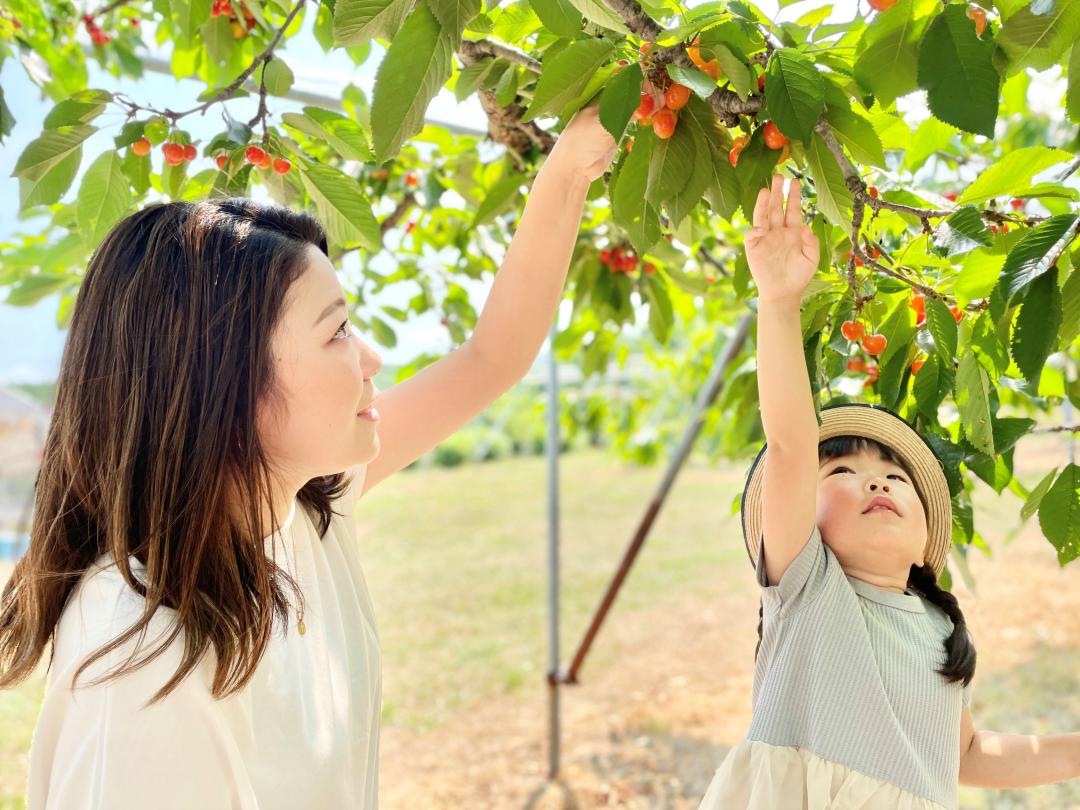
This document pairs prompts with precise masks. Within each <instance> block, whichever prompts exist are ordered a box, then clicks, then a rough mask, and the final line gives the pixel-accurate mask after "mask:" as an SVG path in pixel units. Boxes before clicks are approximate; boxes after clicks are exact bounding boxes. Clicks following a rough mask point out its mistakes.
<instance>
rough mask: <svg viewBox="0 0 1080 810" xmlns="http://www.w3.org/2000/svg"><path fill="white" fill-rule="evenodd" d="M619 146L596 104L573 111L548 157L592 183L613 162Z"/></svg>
mask: <svg viewBox="0 0 1080 810" xmlns="http://www.w3.org/2000/svg"><path fill="white" fill-rule="evenodd" d="M617 148H618V144H616V143H615V139H614V138H612V137H611V133H610V132H608V131H607V130H606V129H604V125H603V124H601V123H600V109H599V108H598V107H597V106H596V105H593V106H590V107H582V108H581V109H580V110H578V111H577V112H576V113H575V114H574V117H573V118H571V119H570V123H568V124H567V125H566V128H565V129H564V130H563V131H562V134H561V135H559V139H558V140H557V141H556V142H555V148H554V149H552V150H551V157H550V158H549V159H548V160H549V161H554V162H555V164H556V165H558V166H560V167H562V168H563V169H564V170H567V171H569V172H570V173H571V174H573V175H575V176H580V177H583V178H584V179H585V180H587V181H588V182H590V183H591V182H592V181H593V180H595V179H596V178H598V177H599V176H600V175H602V174H603V173H604V171H605V170H606V169H607V167H608V166H610V165H611V159H612V158H613V157H615V150H616V149H617Z"/></svg>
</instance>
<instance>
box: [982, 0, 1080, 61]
mask: <svg viewBox="0 0 1080 810" xmlns="http://www.w3.org/2000/svg"><path fill="white" fill-rule="evenodd" d="M1078 39H1080V3H1077V2H1075V0H1058V2H1057V3H1055V5H1054V8H1053V9H1051V10H1050V12H1049V13H1047V14H1035V13H1034V12H1033V11H1032V9H1031V7H1030V6H1029V7H1026V8H1021V9H1020V10H1019V11H1018V12H1016V13H1015V14H1013V15H1011V16H1009V17H1007V18H1006V19H1005V21H1004V23H1002V26H1001V33H1000V34H999V35H998V43H999V44H1000V45H1001V48H1002V50H1003V51H1005V53H1006V54H1008V57H1009V68H1008V72H1009V75H1012V74H1014V73H1017V72H1019V71H1020V70H1023V69H1024V68H1029V67H1031V68H1035V70H1048V69H1049V68H1051V67H1053V66H1054V64H1055V63H1056V62H1057V61H1058V59H1060V58H1061V55H1062V54H1064V53H1065V49H1066V48H1068V47H1070V46H1072V45H1073V44H1074V43H1075V42H1076V41H1077V40H1078Z"/></svg>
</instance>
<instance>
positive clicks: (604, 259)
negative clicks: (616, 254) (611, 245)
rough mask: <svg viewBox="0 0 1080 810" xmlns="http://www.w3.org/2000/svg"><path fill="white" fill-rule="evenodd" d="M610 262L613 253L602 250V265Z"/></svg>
mask: <svg viewBox="0 0 1080 810" xmlns="http://www.w3.org/2000/svg"><path fill="white" fill-rule="evenodd" d="M610 261H611V251H610V250H601V251H600V263H601V264H608V263H609V262H610Z"/></svg>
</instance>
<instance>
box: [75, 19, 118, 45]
mask: <svg viewBox="0 0 1080 810" xmlns="http://www.w3.org/2000/svg"><path fill="white" fill-rule="evenodd" d="M82 21H83V25H84V26H86V33H88V34H89V35H90V41H91V42H93V43H94V44H95V45H106V44H108V42H109V40H111V39H112V36H110V35H109V34H106V33H105V32H104V31H102V30H101V29H100V28H99V27H98V24H97V23H96V22H94V16H93V15H92V14H83V17H82Z"/></svg>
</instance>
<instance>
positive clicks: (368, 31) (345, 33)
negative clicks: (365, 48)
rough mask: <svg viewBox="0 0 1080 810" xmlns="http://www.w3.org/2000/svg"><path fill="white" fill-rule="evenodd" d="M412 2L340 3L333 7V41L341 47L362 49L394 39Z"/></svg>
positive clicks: (341, 0) (343, 0)
mask: <svg viewBox="0 0 1080 810" xmlns="http://www.w3.org/2000/svg"><path fill="white" fill-rule="evenodd" d="M412 6H413V3H412V0H337V2H336V3H335V4H334V39H335V40H337V41H338V43H339V44H341V45H359V44H360V43H362V42H367V41H369V40H371V39H375V38H380V39H391V40H392V39H393V38H394V36H395V35H396V34H397V32H398V31H399V30H401V26H402V23H404V22H405V16H406V15H407V14H408V13H409V9H411V8H412Z"/></svg>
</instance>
